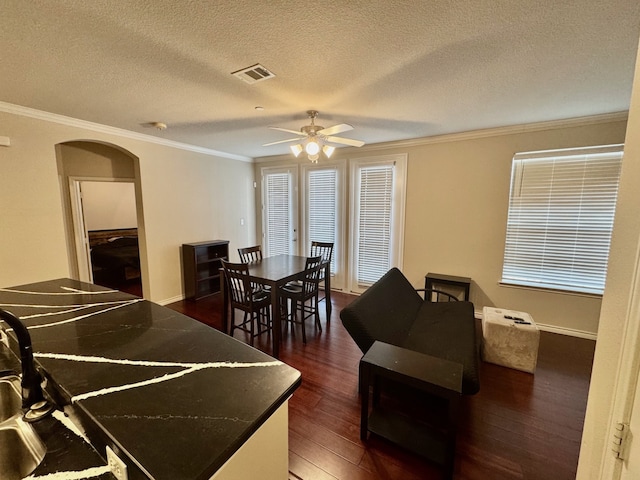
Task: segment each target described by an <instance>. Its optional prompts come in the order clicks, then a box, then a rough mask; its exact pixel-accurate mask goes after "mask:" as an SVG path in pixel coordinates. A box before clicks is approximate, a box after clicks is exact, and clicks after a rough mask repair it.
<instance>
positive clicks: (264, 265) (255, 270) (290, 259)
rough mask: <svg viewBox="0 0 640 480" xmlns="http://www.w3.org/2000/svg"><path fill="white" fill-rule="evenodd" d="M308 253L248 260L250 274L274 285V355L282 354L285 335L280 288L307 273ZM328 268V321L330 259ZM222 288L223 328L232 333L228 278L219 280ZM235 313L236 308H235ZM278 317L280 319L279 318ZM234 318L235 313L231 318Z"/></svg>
mask: <svg viewBox="0 0 640 480" xmlns="http://www.w3.org/2000/svg"><path fill="white" fill-rule="evenodd" d="M306 262H307V257H304V256H300V255H287V254H281V255H274V256H270V257H264V258H263V259H262V260H258V261H256V262H250V263H249V277H250V280H251V281H252V282H255V283H259V284H262V285H266V286H268V287H270V289H271V308H272V312H273V315H272V317H273V334H272V335H271V340H272V356H274V357H275V358H279V357H280V341H281V338H282V320H283V318H282V317H281V312H282V311H283V309H282V308H281V307H282V305H281V301H282V297H281V296H280V295H279V293H280V288H281V287H283V286H284V285H286V284H287V283H289V282H291V281H294V280H299V279H301V278H302V277H303V275H304V270H305V267H306ZM323 268H324V269H325V274H324V290H325V296H326V300H325V302H326V303H327V308H326V311H327V321H328V319H329V316H330V314H331V296H330V292H331V288H330V287H331V283H330V282H331V278H330V265H329V263H328V262H326V263H324V264H323ZM221 274H222V275H224V271H223V270H221ZM220 283H221V290H222V294H223V302H222V309H223V312H222V328H223V330H224V331H225V332H226V333H229V326H230V325H229V307H230V299H229V293H228V287H227V285H226V279H224V280H223V281H221V282H220ZM232 315H233V312H232ZM277 320H279V321H277ZM231 321H233V317H232V318H231Z"/></svg>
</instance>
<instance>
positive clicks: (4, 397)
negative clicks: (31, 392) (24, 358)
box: [0, 375, 22, 423]
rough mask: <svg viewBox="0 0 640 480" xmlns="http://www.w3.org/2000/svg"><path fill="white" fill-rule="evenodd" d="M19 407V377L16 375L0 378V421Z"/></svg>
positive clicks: (20, 400) (20, 403)
mask: <svg viewBox="0 0 640 480" xmlns="http://www.w3.org/2000/svg"><path fill="white" fill-rule="evenodd" d="M21 409H22V396H21V394H20V378H18V376H17V375H10V376H7V377H2V378H0V423H1V422H4V421H5V420H7V419H8V418H11V417H13V416H14V415H15V414H16V413H18V412H20V410H21Z"/></svg>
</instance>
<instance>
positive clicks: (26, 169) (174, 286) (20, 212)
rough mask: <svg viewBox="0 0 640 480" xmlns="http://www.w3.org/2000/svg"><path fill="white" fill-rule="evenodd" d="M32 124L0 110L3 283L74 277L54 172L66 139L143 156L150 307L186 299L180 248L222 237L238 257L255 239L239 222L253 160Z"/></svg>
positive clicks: (102, 131)
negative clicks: (8, 142)
mask: <svg viewBox="0 0 640 480" xmlns="http://www.w3.org/2000/svg"><path fill="white" fill-rule="evenodd" d="M20 111H21V112H22V110H20ZM43 116H44V117H45V119H43V118H41V117H43ZM35 117H37V118H34V116H31V115H27V114H22V113H20V114H16V113H13V112H7V111H2V110H1V109H0V135H2V136H8V137H10V139H11V146H10V147H0V172H1V175H0V178H1V181H2V188H0V211H1V212H2V228H0V265H1V266H2V268H0V286H2V287H8V286H13V285H21V284H25V283H32V282H38V281H42V280H48V279H52V278H60V277H69V276H71V273H70V266H69V265H70V262H69V259H68V255H69V252H68V247H67V242H66V239H65V227H64V224H65V219H64V214H63V209H62V197H61V185H60V180H61V177H59V176H58V171H57V166H56V145H58V144H61V143H63V142H71V141H78V140H86V141H91V142H102V143H106V144H110V145H115V146H118V147H119V148H121V149H123V150H125V151H127V152H130V154H131V155H132V156H133V157H137V159H138V160H137V162H136V165H135V168H136V169H137V171H136V179H137V181H139V182H140V198H139V199H138V203H140V204H142V205H143V215H142V218H140V219H139V221H140V223H141V225H142V228H141V231H139V235H140V239H141V245H140V249H141V262H142V267H143V269H146V270H147V275H146V280H145V284H146V285H145V290H144V291H145V297H147V298H149V299H150V300H154V301H158V302H166V301H171V300H176V299H178V298H181V296H182V295H183V294H184V292H183V286H182V270H181V263H180V246H181V245H182V244H183V243H189V242H195V241H200V240H212V239H218V238H220V239H226V240H230V242H231V249H232V250H234V249H236V248H238V247H239V246H246V245H250V244H253V243H254V242H255V228H254V226H253V224H252V222H245V224H244V226H241V225H240V218H244V219H247V218H254V217H255V211H254V197H253V195H254V193H253V166H252V164H251V163H249V162H244V161H239V160H235V159H228V158H223V157H221V156H216V155H209V154H206V153H200V152H196V151H188V150H184V149H180V148H175V147H172V146H167V145H161V144H157V143H152V142H147V141H144V140H143V139H141V138H131V137H129V136H127V135H123V136H120V135H119V134H118V133H117V131H115V129H107V128H95V129H94V128H85V127H84V124H83V123H82V122H74V121H71V122H66V121H64V122H60V121H58V120H57V117H55V116H52V120H48V119H46V117H47V116H46V115H35Z"/></svg>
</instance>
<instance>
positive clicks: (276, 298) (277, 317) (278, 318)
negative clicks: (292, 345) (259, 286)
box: [270, 283, 282, 358]
mask: <svg viewBox="0 0 640 480" xmlns="http://www.w3.org/2000/svg"><path fill="white" fill-rule="evenodd" d="M270 285H271V308H272V309H273V310H272V313H273V315H272V318H273V320H272V324H273V335H271V339H272V342H273V347H272V350H273V351H272V355H273V356H274V357H275V358H280V338H281V336H282V305H280V302H281V299H282V297H281V296H280V295H279V294H278V293H279V291H280V289H279V288H278V285H276V284H275V283H272V284H270Z"/></svg>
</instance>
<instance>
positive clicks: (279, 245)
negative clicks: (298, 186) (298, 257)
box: [264, 172, 294, 257]
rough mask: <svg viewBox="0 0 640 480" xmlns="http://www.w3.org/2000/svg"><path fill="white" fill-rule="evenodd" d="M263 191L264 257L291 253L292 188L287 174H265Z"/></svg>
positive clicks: (289, 176)
mask: <svg viewBox="0 0 640 480" xmlns="http://www.w3.org/2000/svg"><path fill="white" fill-rule="evenodd" d="M264 189H265V205H264V208H265V256H267V257H270V256H273V255H280V254H293V253H294V252H292V236H293V227H292V211H291V210H292V209H291V200H292V198H291V197H292V186H291V175H290V173H289V172H281V173H280V172H278V173H267V174H265V176H264Z"/></svg>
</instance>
